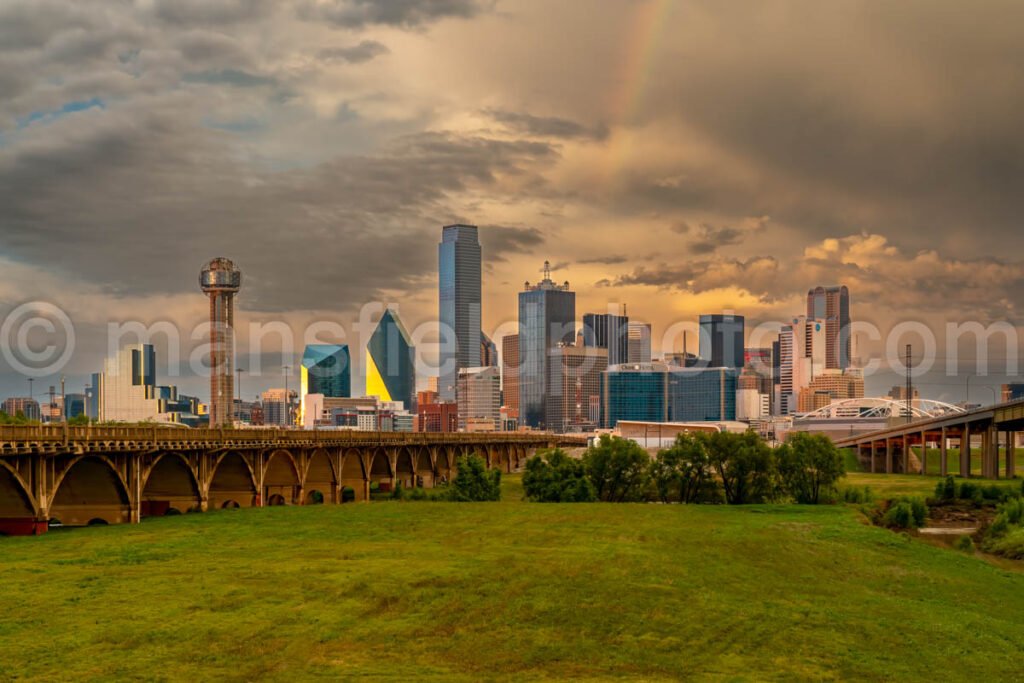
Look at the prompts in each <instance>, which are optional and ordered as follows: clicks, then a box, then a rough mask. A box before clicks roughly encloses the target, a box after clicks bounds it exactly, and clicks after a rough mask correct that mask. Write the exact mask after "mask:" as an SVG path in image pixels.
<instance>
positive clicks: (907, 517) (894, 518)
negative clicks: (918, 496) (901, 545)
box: [882, 501, 914, 529]
mask: <svg viewBox="0 0 1024 683" xmlns="http://www.w3.org/2000/svg"><path fill="white" fill-rule="evenodd" d="M882 524H884V525H885V526H887V527H889V528H890V529H911V528H913V525H914V512H913V511H912V510H911V509H910V503H908V502H906V501H897V502H895V503H893V504H892V505H891V506H889V509H888V510H886V512H885V516H884V517H882Z"/></svg>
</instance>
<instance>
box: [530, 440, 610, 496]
mask: <svg viewBox="0 0 1024 683" xmlns="http://www.w3.org/2000/svg"><path fill="white" fill-rule="evenodd" d="M523 488H524V489H525V491H526V497H527V499H529V500H532V501H534V502H537V503H591V502H593V501H595V500H597V493H596V492H595V491H594V485H593V484H591V483H590V480H589V479H588V478H587V473H586V470H585V469H584V467H583V462H582V461H581V460H577V459H574V458H570V457H569V456H568V455H567V454H566V453H565V451H563V450H562V449H560V448H556V449H554V450H551V451H548V452H547V453H543V454H538V455H535V456H533V457H532V458H530V459H529V460H528V461H527V462H526V472H525V473H524V474H523Z"/></svg>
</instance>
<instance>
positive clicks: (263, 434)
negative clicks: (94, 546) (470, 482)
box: [0, 425, 568, 445]
mask: <svg viewBox="0 0 1024 683" xmlns="http://www.w3.org/2000/svg"><path fill="white" fill-rule="evenodd" d="M65 438H66V439H67V440H68V441H69V442H97V441H100V442H117V441H138V442H147V443H160V442H188V443H211V444H213V443H220V444H223V443H232V442H233V443H242V444H258V443H284V444H298V443H324V444H328V443H329V444H335V445H339V444H340V445H344V444H347V443H351V444H354V445H356V444H358V445H366V444H368V443H379V444H381V445H389V444H391V445H397V444H401V445H416V444H423V445H427V444H436V443H437V442H438V440H444V441H445V442H446V443H456V444H458V443H462V444H484V443H487V444H495V443H519V444H544V443H547V442H549V441H551V440H552V439H555V440H562V441H565V440H568V437H556V436H553V435H551V434H547V433H542V432H486V433H444V434H440V433H422V432H364V431H356V430H302V429H281V428H268V429H233V428H225V429H185V428H181V427H167V426H160V425H152V426H150V425H124V426H119V425H102V426H95V427H94V426H86V427H65V426H64V425H32V426H21V425H18V426H2V427H0V442H22V443H31V442H35V443H62V442H63V441H64V440H65Z"/></svg>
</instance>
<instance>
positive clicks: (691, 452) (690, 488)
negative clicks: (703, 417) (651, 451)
mask: <svg viewBox="0 0 1024 683" xmlns="http://www.w3.org/2000/svg"><path fill="white" fill-rule="evenodd" d="M651 477H652V479H653V480H654V485H655V488H656V489H657V491H658V497H659V498H660V499H661V501H662V502H663V503H667V502H669V499H670V498H671V497H672V495H673V494H675V495H676V496H677V500H678V501H679V502H680V503H696V502H697V501H698V500H700V498H701V496H702V495H704V494H706V493H707V492H708V489H709V488H712V487H715V486H716V484H715V482H714V480H713V479H712V471H711V461H710V459H709V457H708V449H707V437H706V436H705V435H703V434H697V435H694V434H687V433H682V434H679V435H678V436H676V442H675V443H674V444H672V446H670V447H669V448H667V449H665V450H663V451H661V452H660V453H658V457H657V459H656V460H655V461H654V462H653V463H652V465H651Z"/></svg>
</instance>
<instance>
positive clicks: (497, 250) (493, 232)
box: [480, 225, 544, 261]
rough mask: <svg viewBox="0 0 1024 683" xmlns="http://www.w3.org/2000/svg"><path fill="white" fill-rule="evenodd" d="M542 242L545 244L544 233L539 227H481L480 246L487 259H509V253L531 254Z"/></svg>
mask: <svg viewBox="0 0 1024 683" xmlns="http://www.w3.org/2000/svg"><path fill="white" fill-rule="evenodd" d="M541 244H544V235H543V233H541V231H540V230H538V229H537V228H517V227H510V226H505V225H484V226H481V227H480V246H481V248H482V249H483V255H484V259H485V260H487V261H507V260H508V255H509V254H529V253H531V252H532V251H534V250H535V249H536V248H537V247H539V246H540V245H541Z"/></svg>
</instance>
